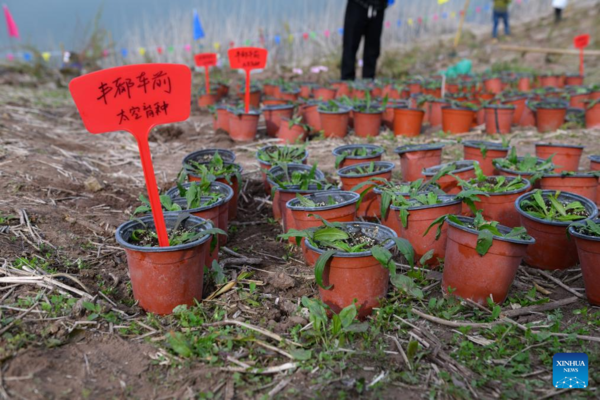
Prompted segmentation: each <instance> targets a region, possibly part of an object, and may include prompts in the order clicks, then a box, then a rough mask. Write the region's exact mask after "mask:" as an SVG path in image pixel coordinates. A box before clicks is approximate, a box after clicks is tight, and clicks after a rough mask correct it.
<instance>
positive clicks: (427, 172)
mask: <svg viewBox="0 0 600 400" xmlns="http://www.w3.org/2000/svg"><path fill="white" fill-rule="evenodd" d="M475 162H476V161H474V160H462V161H455V162H453V163H446V164H440V165H436V166H433V167H429V168H425V169H423V171H422V174H423V175H425V176H434V175H435V174H437V173H438V172H439V170H441V169H442V168H444V167H447V166H448V165H452V164H456V165H457V166H458V164H459V163H460V164H467V163H468V164H469V165H468V166H465V167H461V168H457V169H455V170H454V171H451V172H450V174H457V173H460V172H466V171H470V170H472V169H475ZM434 168H435V169H436V170H435V171H433V172H432V171H430V170H431V169H434Z"/></svg>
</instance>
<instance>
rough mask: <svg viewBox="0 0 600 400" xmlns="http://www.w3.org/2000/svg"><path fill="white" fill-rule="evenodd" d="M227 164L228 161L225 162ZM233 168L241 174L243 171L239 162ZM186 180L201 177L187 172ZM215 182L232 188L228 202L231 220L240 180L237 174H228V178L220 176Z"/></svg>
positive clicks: (234, 210)
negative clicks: (231, 195) (231, 194)
mask: <svg viewBox="0 0 600 400" xmlns="http://www.w3.org/2000/svg"><path fill="white" fill-rule="evenodd" d="M225 164H228V163H225ZM234 165H235V168H236V169H237V170H238V173H239V174H240V175H241V174H242V172H243V168H242V166H241V165H239V164H234ZM188 181H189V182H200V181H202V178H201V177H200V176H197V175H194V174H190V173H188ZM216 182H221V183H224V184H225V185H227V186H229V187H230V188H231V189H232V190H233V197H232V198H231V201H230V202H229V208H228V213H229V221H233V220H234V219H235V217H236V216H237V207H238V198H239V195H240V182H239V181H238V178H237V176H235V175H233V176H230V177H229V179H228V178H227V177H220V178H217V179H216Z"/></svg>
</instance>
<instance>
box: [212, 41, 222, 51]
mask: <svg viewBox="0 0 600 400" xmlns="http://www.w3.org/2000/svg"><path fill="white" fill-rule="evenodd" d="M213 47H214V48H215V50H217V51H219V49H220V48H221V43H219V42H215V43H214V44H213Z"/></svg>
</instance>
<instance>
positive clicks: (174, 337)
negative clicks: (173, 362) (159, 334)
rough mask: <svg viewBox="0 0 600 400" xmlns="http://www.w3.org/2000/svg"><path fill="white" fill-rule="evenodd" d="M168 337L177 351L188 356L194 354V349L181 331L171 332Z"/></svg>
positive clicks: (183, 355) (182, 355)
mask: <svg viewBox="0 0 600 400" xmlns="http://www.w3.org/2000/svg"><path fill="white" fill-rule="evenodd" d="M168 338H169V344H170V345H171V348H172V349H173V351H175V353H177V354H179V355H180V356H181V357H186V358H187V357H191V356H192V349H191V348H190V344H189V343H188V341H187V340H186V338H185V336H183V335H182V334H181V333H179V332H176V333H171V334H169V336H168Z"/></svg>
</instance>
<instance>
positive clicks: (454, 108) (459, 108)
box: [442, 106, 476, 112]
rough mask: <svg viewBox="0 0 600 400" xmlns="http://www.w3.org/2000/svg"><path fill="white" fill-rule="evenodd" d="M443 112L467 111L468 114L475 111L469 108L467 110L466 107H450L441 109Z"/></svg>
mask: <svg viewBox="0 0 600 400" xmlns="http://www.w3.org/2000/svg"><path fill="white" fill-rule="evenodd" d="M444 110H453V111H469V112H475V111H476V110H473V109H471V108H467V107H452V106H446V107H442V112H443V111H444Z"/></svg>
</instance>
